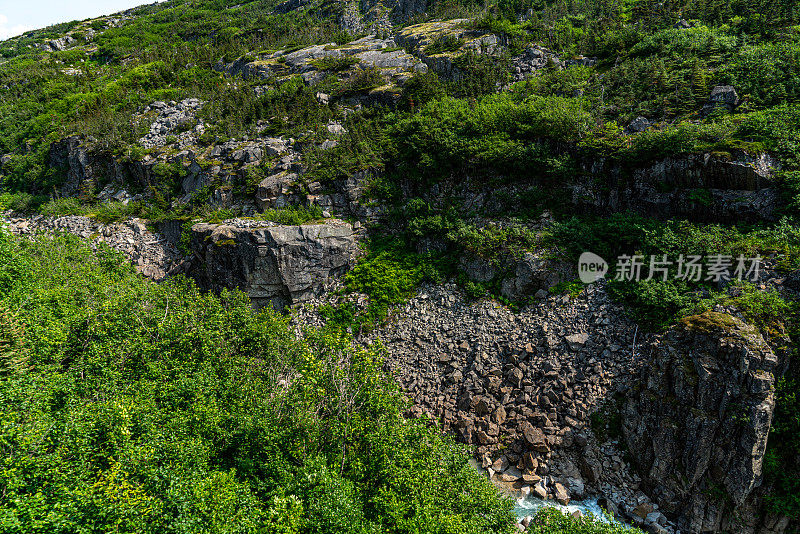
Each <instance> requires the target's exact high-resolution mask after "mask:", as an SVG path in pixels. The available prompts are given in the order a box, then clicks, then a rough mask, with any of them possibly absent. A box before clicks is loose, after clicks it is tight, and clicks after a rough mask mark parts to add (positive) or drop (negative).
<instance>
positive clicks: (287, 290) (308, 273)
mask: <svg viewBox="0 0 800 534" xmlns="http://www.w3.org/2000/svg"><path fill="white" fill-rule="evenodd" d="M265 224H269V223H261V225H260V226H259V225H258V224H255V225H254V227H248V225H245V224H242V225H236V224H206V223H200V224H196V225H194V226H193V227H192V239H191V245H190V247H191V250H192V252H193V253H194V255H195V257H197V258H198V259H199V260H200V261H199V262H197V265H198V267H197V268H196V269H195V270H194V271H193V272H192V273H191V274H192V276H194V278H195V279H196V280H197V281H198V283H199V284H200V285H201V286H202V287H205V288H207V289H212V290H214V291H220V290H222V289H224V288H228V289H231V288H239V289H241V290H242V291H244V292H245V293H247V294H248V295H249V296H250V298H251V300H252V301H253V304H254V306H256V307H259V308H260V307H264V306H266V305H270V304H271V305H272V306H273V307H275V308H276V309H282V308H283V307H284V306H287V305H290V304H294V303H297V302H302V301H305V300H308V299H310V298H311V297H313V296H314V295H316V294H319V293H320V292H321V291H322V290H323V289H324V288H325V286H326V284H328V283H329V282H330V281H331V279H332V278H333V277H334V276H336V275H338V274H341V273H343V272H344V271H346V270H347V269H348V268H349V267H350V266H351V264H352V262H353V259H354V254H355V252H356V246H355V245H356V240H355V236H354V234H353V228H352V226H351V225H350V224H348V223H345V222H342V221H337V220H332V221H329V222H327V223H326V224H304V225H300V226H277V225H273V226H266V225H265Z"/></svg>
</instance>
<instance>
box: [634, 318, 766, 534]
mask: <svg viewBox="0 0 800 534" xmlns="http://www.w3.org/2000/svg"><path fill="white" fill-rule="evenodd" d="M777 360H778V359H777V357H776V356H775V354H774V353H773V351H772V350H771V349H770V347H769V345H768V344H767V343H766V342H765V341H764V339H763V338H762V336H761V335H760V334H759V332H758V331H757V330H756V329H755V328H754V327H752V326H750V325H748V324H746V323H744V322H743V321H741V320H740V319H737V318H735V317H733V316H731V315H728V314H724V313H718V312H705V313H703V314H701V315H697V316H693V317H688V318H686V319H684V320H683V321H682V323H681V324H680V325H678V326H676V327H675V328H673V329H672V330H671V331H669V332H668V333H666V334H665V335H664V336H663V337H662V338H661V339H657V340H655V341H654V342H653V343H652V345H651V347H650V364H649V366H648V367H645V368H644V370H643V373H642V380H641V384H640V385H639V386H638V388H637V390H636V393H635V394H634V395H632V396H631V397H630V398H629V399H628V402H627V405H626V406H625V409H624V416H623V430H624V434H625V438H626V440H627V444H628V448H629V450H630V453H631V456H632V457H633V458H634V460H635V462H636V463H637V464H638V467H639V468H640V471H641V474H642V476H643V480H644V482H645V485H646V486H647V488H648V489H649V490H650V493H651V494H652V495H653V496H654V497H655V499H656V500H657V502H658V504H659V506H660V509H661V510H662V511H663V512H664V513H666V514H667V515H669V516H674V517H675V519H676V522H677V525H678V526H679V527H680V528H681V529H682V530H683V531H684V532H693V533H694V532H696V533H700V532H703V533H712V532H723V531H727V530H728V529H731V528H733V531H737V532H746V531H748V530H741V529H740V528H739V527H735V528H734V527H733V525H732V524H728V522H729V521H730V520H732V518H734V517H739V514H738V513H737V512H738V511H739V510H741V509H742V507H743V506H746V503H747V501H748V498H749V497H750V496H751V493H752V492H753V490H754V489H755V488H757V487H758V486H760V485H761V482H762V480H761V470H762V463H763V460H764V451H765V449H766V445H767V436H768V434H769V429H770V424H771V421H772V414H773V410H774V408H775V395H774V376H773V370H774V369H775V367H776V364H777ZM750 519H751V520H752V521H751V522H753V521H755V518H752V517H751V518H750ZM739 520H742V518H741V517H740V518H739ZM746 522H747V521H746V520H745V523H746ZM740 526H741V525H740Z"/></svg>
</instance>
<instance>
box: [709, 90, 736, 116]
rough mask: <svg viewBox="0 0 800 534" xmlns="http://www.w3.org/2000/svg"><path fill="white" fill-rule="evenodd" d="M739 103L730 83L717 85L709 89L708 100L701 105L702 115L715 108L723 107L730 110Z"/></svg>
mask: <svg viewBox="0 0 800 534" xmlns="http://www.w3.org/2000/svg"><path fill="white" fill-rule="evenodd" d="M738 105H739V95H738V94H737V93H736V89H734V88H733V86H731V85H717V86H716V87H714V88H713V89H712V90H711V95H710V96H709V97H708V102H707V103H706V104H705V105H704V106H703V111H702V113H703V115H708V114H709V113H711V112H712V111H714V110H715V109H724V110H725V111H728V112H731V111H733V110H734V109H736V106H738Z"/></svg>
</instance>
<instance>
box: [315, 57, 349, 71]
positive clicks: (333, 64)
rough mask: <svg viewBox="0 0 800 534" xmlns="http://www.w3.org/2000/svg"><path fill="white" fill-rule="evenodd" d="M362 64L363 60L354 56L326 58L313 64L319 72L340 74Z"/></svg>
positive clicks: (316, 60)
mask: <svg viewBox="0 0 800 534" xmlns="http://www.w3.org/2000/svg"><path fill="white" fill-rule="evenodd" d="M360 62H361V60H360V59H359V58H357V57H354V56H325V57H322V58H320V59H315V60H314V61H312V62H311V64H312V65H314V66H315V67H317V68H318V69H319V70H330V71H333V72H339V71H342V70H347V69H349V68H350V67H352V66H354V65H358V64H359V63H360Z"/></svg>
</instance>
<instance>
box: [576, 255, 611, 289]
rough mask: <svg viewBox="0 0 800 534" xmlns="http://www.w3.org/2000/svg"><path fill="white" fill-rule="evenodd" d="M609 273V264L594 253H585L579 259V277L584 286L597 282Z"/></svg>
mask: <svg viewBox="0 0 800 534" xmlns="http://www.w3.org/2000/svg"><path fill="white" fill-rule="evenodd" d="M607 272H608V262H606V260H604V259H603V258H601V257H600V256H598V255H597V254H594V253H593V252H584V253H583V254H581V257H580V258H578V277H579V278H580V279H581V282H583V283H584V284H593V283H594V282H597V281H598V280H600V279H601V278H603V277H604V276H605V275H606V273H607Z"/></svg>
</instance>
